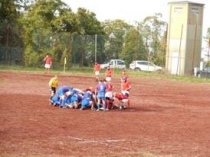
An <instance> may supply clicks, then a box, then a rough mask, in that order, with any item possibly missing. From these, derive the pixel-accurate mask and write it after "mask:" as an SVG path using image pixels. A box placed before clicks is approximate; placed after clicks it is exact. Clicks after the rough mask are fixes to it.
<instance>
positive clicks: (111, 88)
mask: <svg viewBox="0 0 210 157" xmlns="http://www.w3.org/2000/svg"><path fill="white" fill-rule="evenodd" d="M106 91H107V92H110V91H113V85H112V84H110V83H108V84H106Z"/></svg>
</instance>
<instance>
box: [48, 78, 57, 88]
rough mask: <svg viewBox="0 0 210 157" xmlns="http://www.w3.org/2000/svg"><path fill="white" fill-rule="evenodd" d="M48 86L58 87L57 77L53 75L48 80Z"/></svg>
mask: <svg viewBox="0 0 210 157" xmlns="http://www.w3.org/2000/svg"><path fill="white" fill-rule="evenodd" d="M49 87H55V88H56V87H58V79H57V78H55V77H53V78H51V79H50V81H49Z"/></svg>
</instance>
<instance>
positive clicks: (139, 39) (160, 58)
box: [0, 0, 167, 67]
mask: <svg viewBox="0 0 210 157" xmlns="http://www.w3.org/2000/svg"><path fill="white" fill-rule="evenodd" d="M161 17H162V14H160V13H157V14H155V15H153V16H148V17H146V18H144V19H143V21H139V22H135V24H129V23H126V22H125V21H124V20H121V19H116V20H105V21H103V22H101V21H99V20H98V19H97V18H96V14H95V13H94V12H91V11H89V10H86V9H85V8H78V10H77V12H76V13H75V12H73V11H72V10H71V8H70V7H69V6H68V5H67V4H65V3H64V2H62V1H61V0H1V2H0V47H3V49H0V54H1V57H0V63H4V64H11V62H12V61H14V60H17V63H19V64H21V65H24V66H40V65H42V62H43V58H44V56H45V55H46V53H49V54H50V55H51V56H52V58H53V62H54V65H55V66H58V67H59V66H61V65H62V64H63V62H64V58H66V59H67V65H68V67H71V66H74V65H78V66H80V67H83V66H92V64H93V62H95V61H97V62H99V63H102V62H104V61H106V60H109V59H112V58H121V59H123V60H125V62H126V64H127V65H128V64H129V63H130V62H131V61H132V60H137V59H139V60H150V61H152V62H154V63H156V64H158V65H162V66H164V64H165V53H166V41H167V40H166V37H167V23H166V22H164V21H162V20H161ZM11 48H13V49H11ZM14 48H17V49H18V50H19V51H15V50H14ZM17 52H20V53H17ZM17 54H18V55H17ZM14 56H15V57H14Z"/></svg>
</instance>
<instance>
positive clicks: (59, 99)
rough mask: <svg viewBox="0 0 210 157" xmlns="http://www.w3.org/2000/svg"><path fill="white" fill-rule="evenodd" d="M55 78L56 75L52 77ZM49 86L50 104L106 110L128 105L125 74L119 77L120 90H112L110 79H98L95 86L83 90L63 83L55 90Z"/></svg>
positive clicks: (128, 88)
mask: <svg viewBox="0 0 210 157" xmlns="http://www.w3.org/2000/svg"><path fill="white" fill-rule="evenodd" d="M54 78H55V79H57V76H56V77H54ZM52 80H53V79H51V80H50V82H49V86H50V87H51V90H52V91H51V92H52V93H51V97H50V105H52V106H57V107H60V108H68V109H80V110H86V109H91V110H94V111H108V110H110V109H117V110H123V109H126V108H127V107H130V100H129V91H130V89H131V85H130V82H129V81H128V77H127V76H124V75H123V76H122V77H121V91H120V92H113V85H112V83H111V80H110V79H109V80H108V81H107V80H106V79H103V80H98V83H97V85H96V87H94V88H93V87H88V88H87V89H85V90H81V89H78V88H74V87H70V86H68V85H63V86H61V87H59V88H58V89H57V90H56V87H54V88H52V86H51V85H52V82H53V81H52Z"/></svg>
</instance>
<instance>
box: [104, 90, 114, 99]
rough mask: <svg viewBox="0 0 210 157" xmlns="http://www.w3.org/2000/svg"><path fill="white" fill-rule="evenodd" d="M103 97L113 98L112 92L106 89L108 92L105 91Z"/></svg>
mask: <svg viewBox="0 0 210 157" xmlns="http://www.w3.org/2000/svg"><path fill="white" fill-rule="evenodd" d="M105 97H106V98H110V99H112V98H113V93H112V92H111V91H108V92H106V94H105Z"/></svg>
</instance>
